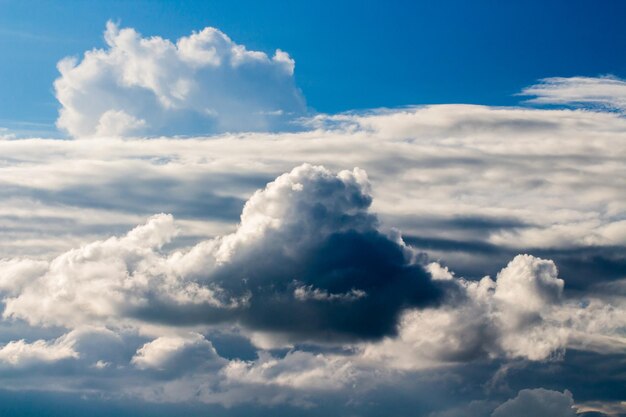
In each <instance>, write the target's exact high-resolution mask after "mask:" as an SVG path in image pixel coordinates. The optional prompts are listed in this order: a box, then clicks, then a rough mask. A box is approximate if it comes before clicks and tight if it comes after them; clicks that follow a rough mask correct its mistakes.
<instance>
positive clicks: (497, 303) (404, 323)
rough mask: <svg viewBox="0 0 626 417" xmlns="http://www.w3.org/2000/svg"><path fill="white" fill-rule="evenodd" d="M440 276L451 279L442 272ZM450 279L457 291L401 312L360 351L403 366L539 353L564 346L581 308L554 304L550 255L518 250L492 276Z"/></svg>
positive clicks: (540, 356)
mask: <svg viewBox="0 0 626 417" xmlns="http://www.w3.org/2000/svg"><path fill="white" fill-rule="evenodd" d="M429 267H430V268H429V269H431V270H433V269H441V267H440V266H438V267H435V266H433V264H430V265H429ZM446 272H447V271H446ZM440 273H441V271H440ZM439 279H443V280H445V281H450V280H456V278H454V277H453V276H452V274H450V273H449V272H448V273H447V275H446V276H444V277H443V278H439ZM457 281H458V283H459V284H460V285H461V287H462V288H463V289H464V292H463V297H461V298H453V299H452V301H451V302H450V303H449V304H447V305H446V304H444V305H443V306H441V307H438V308H426V309H423V310H414V311H408V312H406V313H405V314H404V315H403V317H402V320H401V323H400V326H399V329H400V330H399V335H398V337H397V338H387V339H385V340H383V341H382V342H380V343H375V344H371V345H367V346H365V347H364V350H363V355H364V357H365V358H367V359H370V360H375V361H384V362H386V363H388V364H389V365H392V366H394V367H398V368H407V369H410V368H423V367H430V366H433V365H434V364H437V363H451V362H452V363H454V362H466V361H469V360H475V359H480V358H488V357H491V358H495V357H500V356H505V357H511V358H525V359H529V360H545V359H548V358H549V357H551V356H552V355H554V354H555V353H557V352H558V351H559V350H561V349H563V348H565V347H566V346H567V345H568V343H569V340H570V339H569V338H570V335H571V334H572V333H573V332H574V329H575V326H574V325H572V323H571V322H572V321H576V322H578V320H577V319H576V314H577V313H578V314H580V311H578V312H577V311H576V310H577V309H576V308H575V307H571V308H570V307H563V306H562V305H561V294H562V290H563V285H564V281H563V280H562V279H560V278H558V277H557V270H556V267H555V265H554V263H553V262H552V261H549V260H544V259H540V258H536V257H534V256H530V255H518V256H516V257H515V258H514V259H513V260H512V261H511V262H509V264H508V265H507V266H506V267H505V268H503V269H502V271H500V273H499V274H498V276H497V278H496V280H495V281H493V280H492V279H491V278H490V277H484V278H483V279H481V280H480V281H466V280H463V279H459V280H457ZM578 310H580V308H579V309H578ZM565 311H567V312H565ZM566 323H567V324H566ZM598 332H599V333H604V332H610V329H609V328H607V327H603V328H602V330H600V329H599V328H597V329H596V333H598Z"/></svg>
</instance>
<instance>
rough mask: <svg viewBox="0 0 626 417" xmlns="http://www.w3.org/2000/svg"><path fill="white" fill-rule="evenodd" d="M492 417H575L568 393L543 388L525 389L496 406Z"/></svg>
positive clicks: (572, 403) (569, 393)
mask: <svg viewBox="0 0 626 417" xmlns="http://www.w3.org/2000/svg"><path fill="white" fill-rule="evenodd" d="M491 416H492V417H526V416H536V417H575V416H576V410H575V409H574V400H573V398H572V393H571V392H569V391H565V392H562V393H561V392H558V391H551V390H547V389H543V388H537V389H525V390H522V391H520V392H519V393H518V394H517V397H515V398H512V399H510V400H508V401H507V402H505V403H504V404H502V405H500V406H498V408H496V409H495V410H494V411H493V413H492V414H491Z"/></svg>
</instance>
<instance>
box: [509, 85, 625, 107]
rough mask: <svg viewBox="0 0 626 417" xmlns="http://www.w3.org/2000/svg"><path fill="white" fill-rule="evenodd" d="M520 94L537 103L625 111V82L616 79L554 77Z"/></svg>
mask: <svg viewBox="0 0 626 417" xmlns="http://www.w3.org/2000/svg"><path fill="white" fill-rule="evenodd" d="M521 95H524V96H535V97H534V98H532V99H530V100H528V101H529V102H530V103H537V104H561V105H574V106H592V107H596V108H604V109H609V110H615V111H619V112H626V82H625V81H624V80H622V79H619V78H617V77H613V76H606V77H569V78H566V77H552V78H544V79H543V80H541V82H540V83H539V84H535V85H532V86H530V87H527V88H525V89H524V90H523V91H522V92H521Z"/></svg>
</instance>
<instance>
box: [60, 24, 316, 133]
mask: <svg viewBox="0 0 626 417" xmlns="http://www.w3.org/2000/svg"><path fill="white" fill-rule="evenodd" d="M104 38H105V40H106V44H107V47H106V49H94V50H91V51H88V52H86V53H85V55H84V57H83V59H82V60H81V61H80V62H79V61H78V60H76V59H75V58H66V59H64V60H62V61H61V62H60V63H59V65H58V68H59V71H60V72H61V77H60V78H59V79H57V80H56V82H55V84H54V85H55V91H56V96H57V99H58V100H59V102H60V103H61V105H62V108H61V111H60V115H59V119H58V121H57V125H58V127H59V128H61V129H64V130H66V131H67V132H68V133H69V134H70V135H72V136H74V137H77V138H84V137H93V136H129V135H152V136H154V135H161V134H175V135H183V134H191V133H208V132H222V131H239V130H267V129H272V128H275V127H277V126H279V125H281V124H282V125H284V123H285V121H286V120H287V116H288V117H289V118H293V117H294V115H301V114H303V113H304V111H305V110H306V109H305V104H304V99H303V98H302V95H301V94H300V91H299V90H298V89H297V87H296V86H295V83H294V79H293V71H294V65H295V64H294V61H293V59H291V58H290V57H289V55H288V54H287V53H285V52H283V51H281V50H276V52H275V53H274V55H273V56H272V57H269V56H268V55H266V54H265V53H263V52H259V51H249V50H247V49H246V48H245V47H244V46H243V45H239V44H236V43H235V42H233V41H232V40H231V39H230V38H229V37H228V36H227V35H226V34H224V33H222V32H220V31H219V30H217V29H215V28H211V27H207V28H205V29H203V30H202V31H200V32H194V33H192V34H191V35H189V36H185V37H181V38H180V39H178V40H177V41H176V42H175V43H174V42H171V41H169V40H167V39H163V38H161V37H158V36H154V37H150V38H144V37H142V36H141V35H140V34H139V33H137V32H136V31H135V30H134V29H132V28H124V29H120V28H119V27H118V26H117V25H116V24H114V23H112V22H108V23H107V28H106V31H105V34H104Z"/></svg>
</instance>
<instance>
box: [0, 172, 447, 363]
mask: <svg viewBox="0 0 626 417" xmlns="http://www.w3.org/2000/svg"><path fill="white" fill-rule="evenodd" d="M371 201H372V198H371V195H370V191H369V183H368V181H367V176H366V174H365V172H364V171H362V170H359V169H354V170H353V171H341V172H339V173H337V174H335V173H332V172H331V171H329V170H327V169H325V168H323V167H314V166H311V165H303V166H300V167H297V168H295V169H294V170H293V171H291V172H290V173H287V174H284V175H282V176H280V177H278V178H277V179H276V180H275V181H273V182H271V183H269V184H268V185H267V187H266V188H265V189H263V190H259V191H257V192H256V193H255V194H254V195H253V196H252V197H251V198H250V200H249V201H248V202H247V203H246V205H245V207H244V209H243V212H242V215H241V223H240V225H239V227H238V228H237V230H236V231H235V232H234V233H232V234H229V235H226V236H222V237H217V238H215V239H212V240H207V241H203V242H200V243H198V244H197V245H195V246H194V247H192V248H191V249H189V250H187V251H175V252H173V253H167V252H162V251H160V248H161V247H162V246H163V245H164V244H165V243H167V242H168V241H169V240H170V239H171V238H172V237H173V236H174V234H175V232H176V229H175V226H174V224H173V218H172V217H171V216H169V215H157V216H154V217H153V218H151V219H150V220H149V221H148V222H147V223H146V224H144V225H142V226H138V227H136V228H135V229H133V230H131V231H130V232H129V233H128V234H126V235H125V236H123V237H119V238H118V237H113V238H109V239H107V240H104V241H98V242H94V243H91V244H87V245H84V246H83V247H81V248H79V249H75V250H71V251H69V252H66V253H64V254H62V255H59V256H58V257H57V258H55V259H53V260H52V261H51V262H49V264H47V265H45V266H44V267H43V268H42V265H41V264H36V265H35V266H33V264H32V261H30V260H28V259H25V260H21V261H9V262H5V263H4V264H3V265H4V266H5V269H4V270H2V271H1V272H0V277H2V279H1V280H0V282H1V283H3V285H4V286H3V287H2V290H3V292H4V293H5V294H6V296H5V298H4V303H5V310H4V313H3V314H4V317H5V318H20V319H24V320H26V321H28V322H29V323H31V324H53V325H62V326H70V327H74V326H78V325H81V324H85V323H94V322H97V323H103V324H107V325H109V326H120V325H121V323H124V322H127V321H130V322H132V323H137V322H143V321H146V322H155V323H165V324H176V323H180V324H212V323H213V324H216V323H220V322H224V321H236V322H239V323H240V324H242V325H244V326H245V327H246V328H249V329H251V330H254V331H264V332H270V333H271V332H276V333H281V334H287V335H290V337H295V338H297V339H304V340H307V339H313V340H317V339H328V340H329V341H332V340H333V339H335V338H338V337H339V338H348V339H349V338H378V337H381V336H383V335H386V334H393V333H394V332H395V330H396V322H397V319H398V317H399V315H400V313H401V312H402V311H403V310H404V309H406V308H410V307H416V306H425V305H432V304H434V303H436V302H437V301H438V300H439V299H440V298H441V297H442V293H443V290H442V289H441V288H440V286H439V285H436V284H435V283H434V282H433V281H432V280H431V278H430V274H429V273H428V272H427V271H426V270H425V269H424V268H423V267H422V266H421V265H420V264H418V263H415V259H414V254H413V252H412V251H410V250H409V248H407V247H406V246H405V245H404V243H403V242H402V240H401V239H400V238H399V236H398V235H397V234H396V235H389V236H388V235H386V234H383V233H381V232H380V231H379V230H378V227H379V225H378V220H377V218H376V216H375V215H374V214H372V213H370V212H369V206H370V204H371ZM26 282H28V283H27V284H26ZM22 283H24V284H22ZM120 320H122V322H120ZM166 342H167V343H170V342H171V343H174V342H172V341H171V340H169V339H168V340H161V341H155V342H153V343H155V344H154V345H147V346H146V352H144V353H145V354H147V352H150V351H152V350H154V349H156V347H158V346H160V345H161V344H167V343H166ZM171 343H170V344H171ZM144 356H145V355H144ZM141 357H143V356H141V355H140V356H139V357H138V358H141ZM137 360H138V361H139V362H137V363H138V364H141V363H144V362H145V360H144V359H137Z"/></svg>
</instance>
